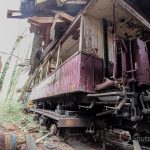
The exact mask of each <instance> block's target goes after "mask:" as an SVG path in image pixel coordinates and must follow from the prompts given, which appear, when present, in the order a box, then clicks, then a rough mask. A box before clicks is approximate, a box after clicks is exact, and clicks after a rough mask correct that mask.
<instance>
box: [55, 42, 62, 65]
mask: <svg viewBox="0 0 150 150" xmlns="http://www.w3.org/2000/svg"><path fill="white" fill-rule="evenodd" d="M60 51H61V44H60V45H59V47H58V53H57V62H56V68H57V67H58V65H59V62H60Z"/></svg>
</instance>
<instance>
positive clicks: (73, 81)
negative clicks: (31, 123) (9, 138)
mask: <svg viewBox="0 0 150 150" xmlns="http://www.w3.org/2000/svg"><path fill="white" fill-rule="evenodd" d="M59 16H61V17H60V18H61V19H62V18H65V19H64V20H65V21H66V20H69V22H70V21H71V20H72V17H70V16H69V17H68V15H64V13H60V12H59V13H58V14H57V13H56V15H55V17H53V22H51V23H50V27H51V29H50V37H51V39H50V43H49V45H48V46H47V48H46V49H43V50H42V53H41V54H40V56H39V55H38V61H39V64H38V65H35V66H36V67H35V66H34V65H33V66H34V69H33V70H35V71H33V70H32V71H31V72H34V74H33V82H32V85H31V88H32V92H31V96H30V100H33V101H34V104H35V108H34V109H32V111H33V112H35V113H37V114H38V118H40V119H42V122H43V120H51V119H52V120H55V121H53V122H54V123H55V124H57V125H59V127H85V128H86V133H89V134H91V135H92V136H93V134H94V133H96V132H97V130H101V129H102V128H103V129H104V130H105V128H107V127H108V128H109V129H112V126H113V127H114V128H121V129H122V128H124V129H125V130H130V131H131V133H132V132H134V133H135V130H136V132H138V133H140V132H141V130H142V129H141V127H140V126H141V124H142V125H143V123H144V125H146V126H147V127H146V129H147V131H148V132H147V134H149V135H150V128H149V125H150V123H149V114H150V104H149V102H150V57H149V56H150V46H149V45H150V23H149V21H147V20H146V19H145V17H144V16H142V15H141V14H139V13H138V12H137V11H136V9H134V8H133V7H132V6H131V5H130V4H129V3H127V2H126V1H124V0H116V1H115V2H114V1H112V0H105V1H104V0H95V1H93V0H92V1H90V2H89V3H87V5H86V6H85V8H84V9H83V10H82V12H81V13H79V14H78V15H77V16H76V17H74V19H73V21H71V23H70V25H69V26H67V28H66V25H68V22H67V24H64V22H63V23H62V24H61V25H60V20H58V19H60V18H59ZM64 20H63V21H64ZM45 28H46V27H45ZM62 28H63V31H64V30H65V32H63V33H62V32H61V36H59V35H58V34H57V33H59V31H62V30H60V29H62ZM37 37H39V38H40V37H41V36H40V35H38V34H37V33H35V39H39V38H37ZM48 37H49V36H48ZM46 42H47V40H46ZM35 43H36V42H35ZM39 43H42V41H40V42H39ZM38 47H40V46H39V45H38ZM34 50H35V49H34ZM35 52H37V53H38V54H39V51H38V49H36V51H34V53H35ZM37 53H36V54H37ZM34 55H35V54H34ZM34 55H33V56H34ZM36 59H37V58H36ZM32 61H34V59H32ZM32 63H33V64H35V62H32ZM33 66H32V65H31V68H32V67H33ZM37 66H38V67H37ZM43 116H44V118H43ZM75 119H76V120H75ZM87 120H88V121H87ZM141 120H142V121H143V122H142V121H141ZM86 121H87V122H86ZM102 124H103V125H102ZM101 125H102V126H101ZM135 126H136V129H135ZM132 134H133V133H132Z"/></svg>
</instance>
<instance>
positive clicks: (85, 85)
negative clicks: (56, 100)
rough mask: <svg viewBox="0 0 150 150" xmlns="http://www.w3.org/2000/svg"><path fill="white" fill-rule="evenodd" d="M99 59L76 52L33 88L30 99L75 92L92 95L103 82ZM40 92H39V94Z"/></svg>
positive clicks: (101, 64)
mask: <svg viewBox="0 0 150 150" xmlns="http://www.w3.org/2000/svg"><path fill="white" fill-rule="evenodd" d="M102 68H103V62H102V60H101V59H99V58H97V57H95V56H93V55H90V54H86V53H84V52H78V53H76V54H74V55H73V56H72V57H71V58H69V59H68V60H67V61H65V62H64V63H63V64H61V65H60V66H59V67H58V68H57V69H56V70H55V71H54V72H52V73H51V74H50V75H49V76H48V77H46V79H44V80H42V81H41V82H40V83H39V84H38V85H36V86H35V87H34V88H33V90H32V91H33V92H32V93H31V97H30V99H32V100H36V99H42V98H48V97H52V96H58V95H62V94H69V93H75V92H86V93H94V92H95V86H96V85H97V84H100V83H102V81H103V78H102V76H103V70H102ZM39 91H40V92H39Z"/></svg>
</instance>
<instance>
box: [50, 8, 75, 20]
mask: <svg viewBox="0 0 150 150" xmlns="http://www.w3.org/2000/svg"><path fill="white" fill-rule="evenodd" d="M52 12H54V13H55V14H58V15H59V19H61V20H64V21H69V22H72V21H73V20H74V19H75V17H73V16H71V15H69V14H67V13H65V12H63V11H57V10H52Z"/></svg>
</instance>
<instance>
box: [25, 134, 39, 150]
mask: <svg viewBox="0 0 150 150" xmlns="http://www.w3.org/2000/svg"><path fill="white" fill-rule="evenodd" d="M26 142H27V150H37V146H36V143H35V140H34V138H33V136H32V135H31V134H27V135H26Z"/></svg>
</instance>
